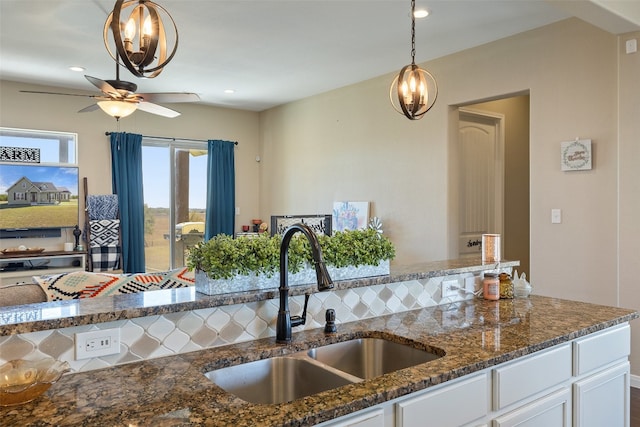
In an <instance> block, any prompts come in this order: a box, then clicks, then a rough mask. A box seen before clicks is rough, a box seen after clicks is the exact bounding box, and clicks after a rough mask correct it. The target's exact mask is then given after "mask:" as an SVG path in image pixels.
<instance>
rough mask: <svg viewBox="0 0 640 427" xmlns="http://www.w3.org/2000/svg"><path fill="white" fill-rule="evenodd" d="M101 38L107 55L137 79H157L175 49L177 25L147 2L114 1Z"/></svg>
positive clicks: (158, 6)
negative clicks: (111, 37) (111, 38)
mask: <svg viewBox="0 0 640 427" xmlns="http://www.w3.org/2000/svg"><path fill="white" fill-rule="evenodd" d="M127 14H128V18H127V19H126V21H124V20H122V19H123V17H124V16H126V15H127ZM169 24H170V25H169ZM167 25H168V27H167ZM167 29H169V30H170V31H169V32H168V33H167V31H166V30H167ZM171 30H172V31H171ZM109 34H111V35H112V36H113V40H112V42H113V43H111V41H110V37H109ZM167 36H169V37H167ZM103 38H104V44H105V46H106V48H107V51H108V52H109V55H111V57H112V58H113V59H114V60H115V61H116V62H117V63H119V64H120V65H122V66H124V67H126V68H127V69H128V70H129V71H130V72H131V73H132V74H133V75H134V76H136V77H146V78H154V77H156V76H157V75H158V74H160V73H161V72H162V70H163V68H164V66H165V65H167V64H168V63H169V61H171V59H173V56H174V55H175V53H176V49H177V48H178V29H177V27H176V23H175V22H174V20H173V18H172V17H171V15H169V12H167V10H166V9H165V8H163V7H162V6H160V5H158V4H156V3H154V2H152V1H150V0H117V1H116V4H115V6H114V8H113V11H112V12H111V14H109V17H108V18H107V21H106V22H105V24H104V34H103ZM168 46H173V48H172V49H169V48H168ZM114 51H115V53H114Z"/></svg>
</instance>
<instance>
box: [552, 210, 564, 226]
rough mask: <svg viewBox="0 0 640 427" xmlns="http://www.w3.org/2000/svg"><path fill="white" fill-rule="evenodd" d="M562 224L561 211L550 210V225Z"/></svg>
mask: <svg viewBox="0 0 640 427" xmlns="http://www.w3.org/2000/svg"><path fill="white" fill-rule="evenodd" d="M560 223H562V209H551V224H560Z"/></svg>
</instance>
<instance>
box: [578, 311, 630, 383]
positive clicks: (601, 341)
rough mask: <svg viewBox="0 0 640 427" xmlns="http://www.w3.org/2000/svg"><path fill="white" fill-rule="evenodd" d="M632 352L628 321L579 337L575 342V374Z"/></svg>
mask: <svg viewBox="0 0 640 427" xmlns="http://www.w3.org/2000/svg"><path fill="white" fill-rule="evenodd" d="M630 352H631V336H630V327H629V324H628V323H626V324H624V325H622V326H619V327H616V328H611V329H607V330H605V331H603V332H598V333H595V334H593V335H589V336H586V337H584V338H580V339H577V340H576V341H574V342H573V359H574V363H573V374H574V375H582V374H584V373H587V372H589V371H592V370H594V369H597V368H599V367H601V366H604V365H607V364H609V363H611V362H615V361H616V360H618V359H621V358H627V357H628V356H629V353H630Z"/></svg>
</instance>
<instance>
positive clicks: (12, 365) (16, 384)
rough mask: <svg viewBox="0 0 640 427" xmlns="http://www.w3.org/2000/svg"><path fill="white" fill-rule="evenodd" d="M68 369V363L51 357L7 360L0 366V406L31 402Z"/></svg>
mask: <svg viewBox="0 0 640 427" xmlns="http://www.w3.org/2000/svg"><path fill="white" fill-rule="evenodd" d="M69 370H70V367H69V363H67V362H61V361H60V360H56V359H52V358H46V359H42V360H22V359H19V360H10V361H8V362H7V363H5V364H3V365H2V366H0V406H10V405H20V404H22V403H26V402H31V401H32V400H34V399H35V398H37V397H38V396H40V395H41V394H42V393H44V392H45V391H47V390H48V389H49V387H51V384H53V383H55V382H56V381H58V380H59V379H60V377H61V376H62V374H64V373H65V372H67V371H69Z"/></svg>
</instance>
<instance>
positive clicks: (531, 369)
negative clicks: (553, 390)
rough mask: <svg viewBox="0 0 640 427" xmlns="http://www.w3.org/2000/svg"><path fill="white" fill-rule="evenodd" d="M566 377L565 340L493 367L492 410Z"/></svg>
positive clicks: (568, 353) (567, 354) (567, 347)
mask: <svg viewBox="0 0 640 427" xmlns="http://www.w3.org/2000/svg"><path fill="white" fill-rule="evenodd" d="M570 378H571V346H570V344H569V343H567V344H563V345H561V346H559V347H554V348H552V349H550V350H545V351H543V352H542V353H540V354H535V355H533V356H529V357H527V358H526V359H525V360H522V361H518V362H514V363H511V364H509V365H507V366H504V367H500V368H496V369H494V370H493V409H494V410H496V411H497V410H499V409H502V408H504V407H506V406H509V405H511V404H512V403H516V402H518V401H519V400H522V399H525V398H527V397H529V396H533V395H534V394H536V393H540V392H542V391H544V390H545V389H548V388H550V387H553V386H554V385H556V384H560V383H562V382H563V381H567V380H568V379H570Z"/></svg>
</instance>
